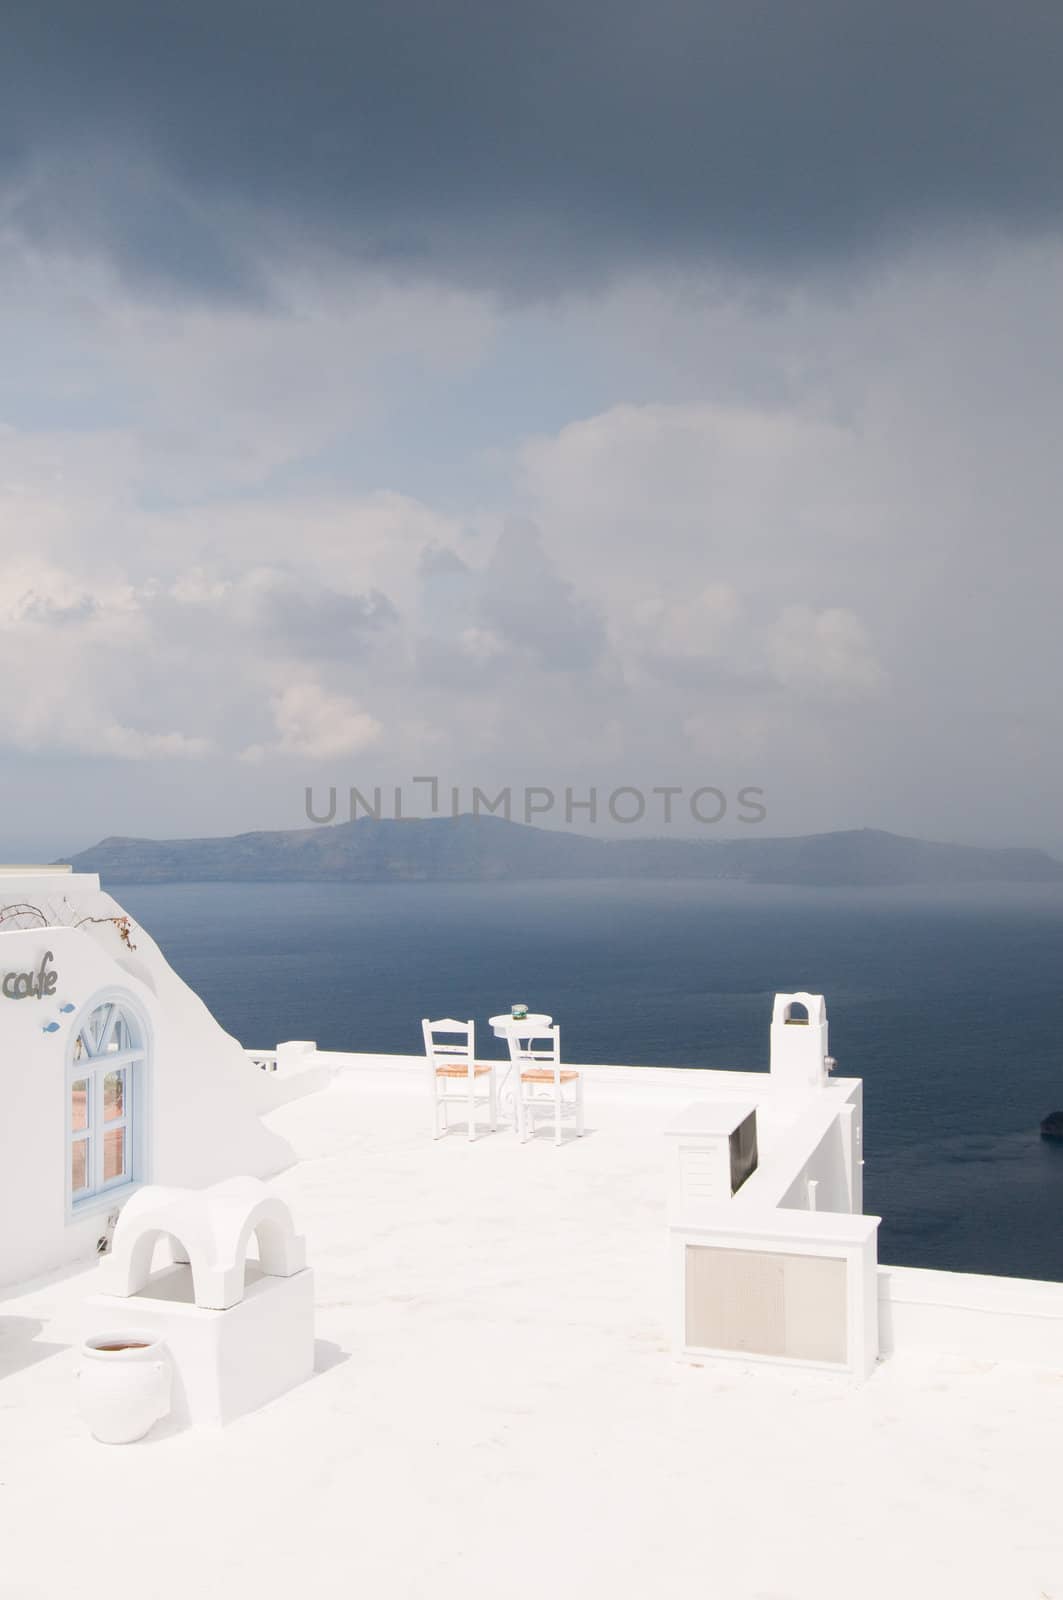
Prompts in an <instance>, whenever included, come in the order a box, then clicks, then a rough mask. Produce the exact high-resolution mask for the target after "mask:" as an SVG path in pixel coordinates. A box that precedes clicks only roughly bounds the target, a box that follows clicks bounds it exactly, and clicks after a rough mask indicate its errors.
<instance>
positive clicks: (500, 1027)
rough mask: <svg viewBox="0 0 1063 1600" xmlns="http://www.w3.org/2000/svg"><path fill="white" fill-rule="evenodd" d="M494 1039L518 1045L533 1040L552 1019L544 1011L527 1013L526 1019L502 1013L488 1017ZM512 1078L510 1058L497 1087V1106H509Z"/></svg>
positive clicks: (511, 1059) (511, 1097) (505, 1012)
mask: <svg viewBox="0 0 1063 1600" xmlns="http://www.w3.org/2000/svg"><path fill="white" fill-rule="evenodd" d="M487 1020H488V1021H489V1022H490V1024H491V1028H492V1031H493V1032H494V1036H495V1038H496V1039H505V1041H506V1043H507V1044H508V1043H509V1041H510V1039H516V1041H517V1043H518V1044H520V1042H521V1040H522V1039H534V1038H536V1037H537V1036H538V1035H539V1034H541V1033H545V1032H546V1031H547V1029H548V1028H549V1027H550V1026H551V1025H552V1023H553V1020H554V1019H553V1017H548V1016H547V1015H546V1013H545V1011H529V1012H528V1015H527V1016H526V1017H514V1016H513V1015H512V1014H511V1013H510V1012H508V1011H503V1013H502V1014H501V1016H498V1017H488V1019H487ZM512 1076H513V1057H512V1056H510V1058H509V1062H508V1064H507V1066H506V1070H505V1072H504V1073H503V1074H502V1082H501V1083H500V1084H499V1086H498V1103H499V1105H505V1106H507V1107H509V1106H510V1104H511V1103H512V1100H513V1096H514V1090H515V1086H514V1088H511V1087H510V1079H511V1078H512Z"/></svg>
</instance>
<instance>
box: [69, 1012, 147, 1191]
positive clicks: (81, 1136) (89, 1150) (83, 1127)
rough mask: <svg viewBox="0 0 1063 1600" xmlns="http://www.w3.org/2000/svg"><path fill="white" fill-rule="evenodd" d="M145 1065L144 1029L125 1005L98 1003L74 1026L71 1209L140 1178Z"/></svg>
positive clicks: (70, 1093) (71, 1060) (71, 1057)
mask: <svg viewBox="0 0 1063 1600" xmlns="http://www.w3.org/2000/svg"><path fill="white" fill-rule="evenodd" d="M146 1061H147V1041H146V1035H145V1029H144V1026H143V1024H142V1023H141V1022H140V1020H139V1018H138V1017H137V1015H136V1014H135V1012H134V1011H133V1010H132V1008H131V1007H130V1006H129V1005H127V1004H126V1003H125V1002H124V1001H122V1000H118V999H115V1000H104V1001H102V1002H97V1003H96V1004H94V1005H93V1006H92V1008H91V1010H89V1011H87V1012H86V1013H85V1015H84V1017H82V1018H80V1019H79V1020H78V1022H77V1024H76V1026H75V1030H74V1042H73V1046H72V1049H71V1053H70V1061H69V1064H68V1067H67V1081H68V1084H69V1099H68V1107H69V1111H68V1131H67V1137H68V1140H69V1146H70V1150H69V1155H70V1161H69V1168H68V1170H69V1172H70V1201H71V1205H72V1206H74V1207H77V1206H79V1205H81V1204H83V1203H84V1202H85V1201H86V1200H91V1199H93V1198H94V1197H95V1196H97V1195H100V1194H105V1193H109V1192H110V1191H111V1190H113V1189H120V1188H121V1187H122V1186H123V1185H124V1184H127V1183H132V1182H133V1181H134V1180H135V1179H136V1178H138V1177H139V1176H140V1172H139V1167H140V1161H141V1156H140V1126H139V1123H140V1118H139V1116H138V1111H139V1102H140V1101H142V1100H143V1097H144V1072H145V1065H146Z"/></svg>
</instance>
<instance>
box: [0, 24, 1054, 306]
mask: <svg viewBox="0 0 1063 1600" xmlns="http://www.w3.org/2000/svg"><path fill="white" fill-rule="evenodd" d="M1061 81H1063V11H1061V10H1060V8H1059V7H1058V6H1057V5H1055V4H1053V3H1051V0H1016V3H1014V4H1013V5H1011V6H1008V7H1004V6H1002V5H1000V4H999V3H998V0H936V3H935V4H934V5H932V6H928V5H927V4H926V0H894V3H893V4H891V5H888V6H884V5H879V4H874V5H872V4H867V3H859V0H857V3H854V0H804V3H802V4H780V3H770V0H714V3H712V4H705V3H704V0H663V3H662V4H660V5H657V6H655V7H652V8H650V7H648V6H634V5H631V4H628V5H627V6H623V7H617V6H616V5H615V4H613V3H606V0H544V3H541V4H539V5H536V6H525V7H514V6H507V7H499V6H498V5H496V4H493V3H492V4H488V3H487V0H464V3H454V0H451V3H450V4H439V3H436V0H390V3H388V4H372V5H368V4H359V5H352V4H349V3H346V0H344V3H341V0H308V3H307V4H304V5H302V6H299V7H296V6H293V5H290V4H287V3H278V0H271V3H270V0H267V3H261V0H259V3H256V4H251V3H250V0H228V3H227V4H226V5H225V6H224V7H223V8H221V9H220V10H219V8H218V7H217V6H213V5H209V6H208V5H207V4H206V3H205V0H185V3H183V4H181V5H180V6H178V5H174V4H162V5H156V6H152V7H144V6H142V5H137V4H134V3H133V0H96V3H94V4H93V5H85V4H83V3H82V0H53V3H51V4H48V5H33V4H30V3H28V0H27V3H18V0H16V3H15V4H14V5H13V6H11V7H9V8H8V11H7V16H6V22H5V47H4V51H3V56H2V60H0V106H2V107H3V114H2V115H3V123H2V125H0V182H2V183H4V184H5V186H6V189H7V207H6V209H7V210H8V214H9V215H11V216H13V217H14V218H15V220H16V221H17V222H19V223H20V224H21V226H22V227H23V229H24V230H26V231H28V232H30V233H38V232H42V233H45V234H47V235H49V236H50V237H52V238H53V240H54V238H55V236H56V235H57V234H59V235H63V236H64V237H65V239H66V241H67V242H68V243H71V244H76V243H81V244H84V243H86V242H87V243H89V244H96V245H100V246H101V247H104V248H106V249H107V250H108V251H109V252H110V253H111V254H112V255H113V257H114V258H116V259H117V260H118V261H119V263H120V264H121V265H122V266H123V267H124V269H125V270H126V271H127V272H129V273H131V274H134V275H136V276H137V277H140V278H143V279H146V280H148V281H149V282H156V283H157V282H158V280H159V279H160V278H165V277H167V276H170V277H172V278H173V279H174V280H180V281H182V282H183V283H185V284H187V285H193V286H195V287H197V288H199V289H200V290H203V291H205V292H208V293H210V294H215V295H216V294H224V295H232V294H244V295H247V294H255V293H258V292H259V291H260V286H261V285H260V278H259V274H258V259H257V258H258V257H259V255H261V254H262V253H263V252H268V250H269V249H271V248H281V247H282V244H283V241H284V239H285V238H286V239H287V241H288V245H289V247H291V248H294V245H293V244H292V241H293V240H295V239H301V240H306V239H309V240H311V241H315V242H316V243H317V244H319V245H322V246H334V247H337V248H339V249H341V250H343V251H344V252H345V253H353V254H354V255H355V256H356V257H357V258H359V259H361V260H362V261H364V262H366V263H370V264H372V263H376V264H379V263H386V264H387V265H388V266H389V268H390V269H391V270H392V271H394V272H399V273H406V274H419V273H424V272H434V273H438V274H442V275H457V276H460V277H461V278H462V280H463V281H466V282H470V283H480V284H486V285H488V286H490V287H493V288H499V289H502V290H504V291H510V292H517V293H526V292H544V291H550V290H552V289H556V288H558V287H561V286H564V285H565V284H567V283H570V282H573V281H577V282H578V281H584V280H586V279H587V278H588V277H589V276H592V275H595V274H597V273H598V272H600V271H601V270H602V268H603V264H604V263H606V262H608V263H609V264H610V265H613V266H616V265H623V264H625V263H626V264H631V263H637V264H652V263H654V262H658V261H664V260H675V259H676V258H677V257H686V258H690V257H692V256H698V255H703V254H706V253H708V254H711V255H714V256H715V257H716V258H717V259H719V260H722V261H724V262H727V261H731V262H733V263H736V264H738V265H741V266H743V267H747V268H748V267H750V266H765V267H769V268H770V267H772V266H776V265H789V266H791V267H792V266H793V265H794V264H795V263H808V262H815V261H826V260H830V259H833V260H837V258H838V257H839V255H842V256H848V255H851V254H852V253H853V252H860V251H863V250H867V249H869V248H875V247H877V246H880V245H882V244H883V243H885V242H897V241H900V242H905V241H907V240H908V239H909V238H910V237H911V236H912V235H913V233H918V232H920V231H921V230H926V229H929V230H933V231H937V230H940V229H943V228H949V227H951V226H969V225H972V224H973V225H981V224H988V225H990V226H997V225H999V226H1002V227H1004V228H1006V229H1008V230H1011V231H1013V230H1014V229H1015V228H1017V227H1018V228H1031V229H1039V228H1043V227H1050V228H1053V229H1055V228H1058V226H1059V223H1060V220H1061V213H1063V168H1061V166H1060V163H1059V160H1058V151H1059V150H1060V148H1063V96H1061V95H1060V94H1059V83H1060V82H1061ZM133 161H135V163H136V166H135V168H133V167H132V166H131V163H132V162H133ZM59 217H61V218H62V220H61V221H58V220H57V218H59Z"/></svg>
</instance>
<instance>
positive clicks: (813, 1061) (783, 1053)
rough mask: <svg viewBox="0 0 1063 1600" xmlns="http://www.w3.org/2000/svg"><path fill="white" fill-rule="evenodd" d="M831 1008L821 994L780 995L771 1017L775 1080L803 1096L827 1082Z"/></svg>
mask: <svg viewBox="0 0 1063 1600" xmlns="http://www.w3.org/2000/svg"><path fill="white" fill-rule="evenodd" d="M827 1054H828V1047H827V1004H826V1001H825V1000H824V998H823V996H822V995H821V994H803V993H798V994H777V995H776V996H775V1007H774V1010H773V1011H772V1014H771V1080H772V1083H773V1084H774V1085H775V1086H776V1088H778V1089H782V1090H785V1091H787V1092H789V1093H798V1094H800V1093H803V1092H807V1091H808V1090H809V1089H818V1088H820V1087H821V1086H822V1085H823V1084H824V1083H826V1081H827V1072H828V1068H827Z"/></svg>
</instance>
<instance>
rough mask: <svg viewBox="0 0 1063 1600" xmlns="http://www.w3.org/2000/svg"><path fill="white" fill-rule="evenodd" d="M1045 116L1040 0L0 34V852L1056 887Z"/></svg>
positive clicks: (1056, 335)
mask: <svg viewBox="0 0 1063 1600" xmlns="http://www.w3.org/2000/svg"><path fill="white" fill-rule="evenodd" d="M1060 81H1063V11H1061V10H1060V8H1059V7H1058V5H1057V4H1056V3H1055V0H1044V3H1041V0H1014V3H1012V4H1010V5H1008V6H1004V5H1001V4H999V3H995V4H988V3H984V0H963V3H962V4H960V3H958V0H935V3H934V4H933V5H932V6H928V5H926V3H925V0H919V3H918V4H916V3H912V0H894V3H893V4H891V5H890V6H888V7H884V6H882V5H879V4H876V5H871V4H865V3H864V0H785V3H784V0H698V3H696V4H695V3H693V0H663V3H657V4H654V5H653V6H652V7H651V6H649V5H641V6H636V5H634V4H631V3H628V0H611V3H610V4H608V5H606V4H603V3H602V0H565V3H564V4H561V3H560V0H540V3H539V4H537V5H535V6H523V7H517V6H500V5H499V4H497V0H496V3H493V4H490V5H488V4H485V3H483V0H466V3H463V4H458V3H455V0H432V3H430V0H374V3H373V4H366V3H360V0H342V3H340V0H304V3H302V4H301V5H299V6H295V5H293V4H291V3H285V4H278V3H275V0H257V3H255V4H253V5H252V4H250V3H245V0H222V3H221V4H220V5H219V4H218V3H217V0H214V3H213V4H211V5H209V6H208V5H207V4H205V3H203V0H182V3H181V4H180V5H177V4H173V3H171V0H158V3H157V4H155V5H153V6H151V7H145V6H143V5H142V4H139V3H133V0H93V4H92V5H85V4H84V3H83V0H34V3H27V0H8V4H7V5H6V6H5V41H4V49H3V52H2V53H0V678H2V693H0V857H3V858H4V859H8V860H13V859H15V860H17V859H27V858H35V857H40V856H43V857H44V858H45V859H51V858H53V857H55V856H57V855H62V854H65V853H69V852H71V851H74V850H76V849H79V848H82V847H84V846H86V845H88V844H89V843H91V842H93V841H94V840H95V839H98V838H100V837H102V836H104V835H110V834H135V835H140V836H157V837H163V836H191V835H199V834H207V833H212V834H218V833H230V832H238V831H244V830H247V829H252V828H284V827H299V826H304V825H306V791H307V789H308V788H309V789H311V791H312V792H313V794H314V795H315V796H316V801H315V804H316V806H317V808H318V809H319V810H320V809H321V807H322V805H323V803H324V800H325V798H326V797H327V793H328V790H329V788H330V786H336V787H337V789H338V791H339V795H340V815H341V816H342V815H343V814H345V813H344V809H343V807H344V804H345V802H344V799H343V797H344V796H345V795H346V794H347V792H348V790H349V788H350V787H351V786H356V787H357V788H359V790H361V791H362V792H363V793H365V794H367V795H371V792H372V790H373V788H374V787H375V786H377V785H381V786H382V787H383V789H384V791H385V793H386V794H389V793H390V792H391V790H392V789H393V787H394V786H399V787H400V788H402V789H403V791H404V799H403V804H404V808H405V809H408V810H416V809H420V810H424V809H425V804H424V801H425V797H426V795H427V793H428V787H427V786H426V785H421V786H418V787H414V786H412V784H411V780H412V779H413V777H414V776H425V775H432V776H435V777H437V778H438V780H439V784H440V793H441V794H442V795H443V796H444V799H443V800H441V802H440V803H441V804H442V805H443V806H444V808H445V809H449V807H450V805H451V803H452V802H451V798H450V796H451V795H452V791H453V790H454V789H457V790H458V796H459V800H458V804H459V809H468V808H469V802H470V799H471V793H472V789H473V786H476V787H479V788H481V789H482V790H483V791H484V792H485V793H486V794H488V795H490V796H494V795H495V794H497V793H498V791H499V790H501V789H504V788H509V789H510V790H511V792H512V794H513V797H514V799H513V815H514V816H516V817H517V818H518V819H520V818H521V816H522V804H523V801H522V797H523V796H524V792H525V790H527V789H528V788H535V789H546V790H549V791H550V792H551V794H552V795H554V796H555V797H556V800H555V803H554V804H553V805H552V807H551V808H550V809H549V810H544V811H542V812H538V811H537V812H536V814H535V820H536V821H538V822H540V823H543V824H545V825H561V826H563V825H565V824H566V820H568V819H567V817H566V812H565V806H564V798H563V797H564V794H565V791H566V790H571V792H572V795H573V797H574V798H575V799H579V798H586V797H587V796H588V795H589V794H590V792H591V791H592V790H594V791H596V792H597V794H598V796H599V815H598V818H597V820H596V822H595V824H594V825H595V826H598V827H603V828H608V829H609V830H610V831H613V832H617V831H620V832H623V831H627V832H631V831H643V832H658V833H660V832H666V831H668V830H669V829H672V830H673V831H676V832H682V833H687V834H691V833H693V834H697V835H699V836H709V835H712V834H716V835H721V834H727V835H729V836H735V835H740V834H742V833H743V832H749V831H750V830H751V829H752V828H754V827H756V828H759V830H760V831H761V832H762V833H779V834H793V833H801V832H812V831H820V830H826V829H833V828H848V827H865V826H867V827H882V828H890V829H893V830H895V831H898V832H904V833H912V834H918V835H920V836H922V837H927V838H938V839H954V840H960V841H964V842H971V843H986V844H1007V843H1013V844H1034V845H1040V846H1042V847H1045V848H1048V849H1051V850H1054V851H1058V852H1061V853H1063V822H1061V821H1060V807H1059V796H1060V779H1061V773H1063V739H1061V737H1060V735H1061V731H1063V729H1061V711H1060V693H1059V682H1060V625H1059V609H1060V596H1061V592H1063V587H1061V583H1060V578H1061V564H1063V560H1061V553H1060V550H1061V545H1060V537H1059V520H1060V508H1061V504H1063V452H1061V449H1060V438H1061V437H1063V429H1061V423H1063V317H1061V314H1060V313H1061V284H1063V164H1061V163H1060V160H1059V151H1060V149H1061V148H1063V96H1060V95H1059V93H1058V84H1059V82H1060ZM668 786H671V787H674V788H677V789H679V790H681V795H680V796H679V798H678V799H677V800H676V802H675V804H674V806H673V815H672V819H671V821H670V822H668V823H667V824H666V823H665V821H664V817H663V802H662V801H661V800H660V799H657V800H654V799H653V798H652V791H653V790H654V789H655V788H661V787H668ZM620 787H623V788H626V789H637V790H639V791H640V793H643V794H645V795H646V796H647V797H649V798H648V802H647V805H646V811H645V815H644V816H642V817H641V818H640V819H639V820H638V821H636V822H634V823H630V824H629V823H626V822H624V823H620V822H617V821H615V820H612V819H610V816H609V813H608V805H607V800H608V796H609V795H610V794H612V793H613V792H614V791H615V790H617V789H618V788H620ZM702 787H711V788H714V789H717V790H718V791H719V792H720V794H721V795H722V796H723V797H724V800H725V802H726V804H725V810H724V813H723V815H722V816H721V817H720V818H719V820H718V821H715V822H713V823H711V824H706V823H704V822H702V821H700V820H698V819H696V818H695V817H694V816H693V814H692V813H691V810H690V807H689V804H688V796H689V795H690V794H691V793H693V792H694V791H696V790H698V789H700V788H702ZM749 788H755V789H756V790H758V791H760V804H761V805H762V806H763V809H764V811H765V813H766V815H765V817H764V819H763V820H762V821H760V822H757V823H748V822H746V821H744V820H743V819H742V817H740V814H739V813H740V807H739V804H738V800H737V797H738V795H739V792H740V791H741V790H743V789H749ZM535 803H536V804H537V805H544V806H545V802H544V801H543V800H542V798H541V797H540V799H539V800H538V801H537V802H535ZM387 804H388V802H387V801H386V800H385V802H384V809H385V814H387ZM392 806H393V802H392ZM619 809H620V810H621V811H622V812H624V811H625V810H626V809H635V805H634V802H631V801H630V799H629V800H628V801H626V802H625V803H624V806H622V807H620V808H619ZM718 809H719V807H718V805H716V804H715V803H713V805H712V806H710V807H709V810H710V811H712V812H715V811H717V810H718ZM571 820H572V823H573V825H575V826H579V827H581V828H584V829H585V828H587V827H589V826H591V822H590V819H589V814H588V813H587V812H586V810H583V811H576V812H573V813H572V817H571Z"/></svg>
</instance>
